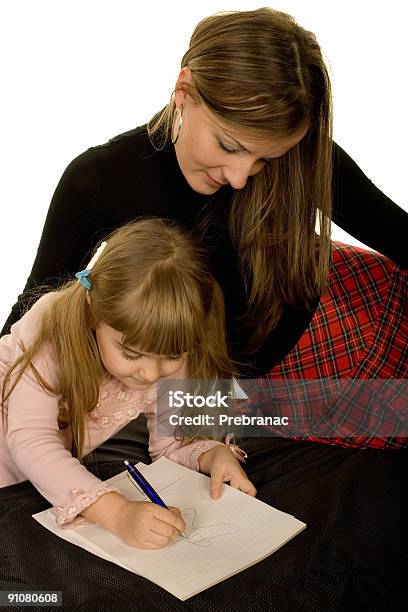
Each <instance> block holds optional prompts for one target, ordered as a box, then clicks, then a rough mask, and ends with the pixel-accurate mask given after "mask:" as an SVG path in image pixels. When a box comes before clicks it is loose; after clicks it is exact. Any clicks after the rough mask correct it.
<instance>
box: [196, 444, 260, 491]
mask: <svg viewBox="0 0 408 612" xmlns="http://www.w3.org/2000/svg"><path fill="white" fill-rule="evenodd" d="M198 465H199V467H200V472H204V473H205V474H209V475H210V476H211V480H210V494H211V497H212V498H213V499H217V498H218V497H221V495H222V483H223V482H229V483H230V485H231V487H234V488H235V489H239V490H240V491H243V492H244V493H247V494H248V495H251V496H252V497H255V495H256V489H255V487H254V485H253V484H252V482H251V481H250V480H249V479H248V476H247V475H246V474H245V472H244V470H243V469H242V467H241V466H240V464H239V461H238V459H237V458H236V457H234V455H233V454H232V452H231V450H230V449H229V448H228V447H227V446H225V445H221V444H218V445H217V446H214V448H212V449H211V450H209V451H206V452H204V453H202V454H201V455H200V456H199V457H198Z"/></svg>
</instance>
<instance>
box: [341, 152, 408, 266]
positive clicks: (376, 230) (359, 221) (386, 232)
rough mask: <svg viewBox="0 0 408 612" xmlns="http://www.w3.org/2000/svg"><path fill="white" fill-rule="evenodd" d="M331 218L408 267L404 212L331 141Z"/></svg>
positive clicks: (407, 228) (407, 217)
mask: <svg viewBox="0 0 408 612" xmlns="http://www.w3.org/2000/svg"><path fill="white" fill-rule="evenodd" d="M332 189H333V221H334V222H335V223H336V224H337V225H339V226H340V227H341V228H342V229H344V230H345V231H346V232H348V233H349V234H351V235H352V236H354V237H355V238H357V239H358V240H360V241H361V242H363V243H364V244H366V245H367V246H368V247H370V248H372V249H374V250H376V251H378V252H380V253H382V254H383V255H386V256H387V257H389V258H390V259H392V260H394V261H395V262H396V263H397V264H398V265H400V266H402V267H405V268H408V249H407V247H406V238H407V236H408V213H407V212H405V211H404V210H403V209H402V208H401V207H399V206H398V205H397V204H395V203H394V202H393V201H392V200H390V198H388V197H387V196H386V195H384V194H383V193H382V191H380V190H379V189H378V187H376V186H375V185H374V183H373V182H372V181H370V179H369V178H368V177H367V176H366V175H365V174H364V172H363V171H362V170H361V169H360V168H359V167H358V166H357V164H356V163H355V162H354V161H353V160H352V159H351V157H350V156H349V155H348V154H347V153H346V152H345V151H344V150H343V149H342V148H341V147H340V146H339V145H338V144H337V143H335V142H334V143H333V182H332Z"/></svg>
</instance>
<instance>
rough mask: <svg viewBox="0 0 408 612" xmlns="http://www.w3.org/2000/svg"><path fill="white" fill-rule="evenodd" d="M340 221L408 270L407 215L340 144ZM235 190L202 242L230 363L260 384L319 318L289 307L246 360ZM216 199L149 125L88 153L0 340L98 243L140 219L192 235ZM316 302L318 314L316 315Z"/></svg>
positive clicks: (56, 206) (55, 202)
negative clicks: (30, 293)
mask: <svg viewBox="0 0 408 612" xmlns="http://www.w3.org/2000/svg"><path fill="white" fill-rule="evenodd" d="M333 158H334V172H333V220H334V222H335V223H337V224H338V225H339V226H340V227H342V228H343V229H344V230H346V231H347V232H348V233H350V234H352V235H353V236H355V237H356V238H357V239H358V240H361V241H362V242H364V243H365V244H367V245H368V246H369V247H371V248H373V249H375V250H377V251H380V252H381V253H383V254H384V255H386V256H388V257H390V258H391V259H393V260H394V261H395V262H397V263H398V264H400V265H402V266H404V267H407V264H408V252H407V249H406V247H405V239H406V236H407V235H408V214H407V213H406V212H405V211H404V210H402V209H401V208H400V207H399V206H397V205H396V204H394V203H393V202H392V201H391V200H390V199H389V198H387V197H386V196H385V195H384V194H383V193H382V192H381V191H380V190H379V189H377V187H376V186H375V185H374V184H373V183H372V182H371V181H370V180H369V179H368V178H367V177H366V176H365V175H364V174H363V172H362V171H361V170H360V168H359V167H358V166H357V165H356V164H355V162H354V161H353V160H352V159H351V158H350V157H349V156H348V155H347V153H345V152H344V151H343V150H342V149H341V147H339V146H338V145H337V144H335V143H334V144H333ZM231 194H232V189H231V187H229V186H228V187H223V188H222V189H221V190H220V191H219V193H218V194H216V196H217V200H216V201H217V202H218V204H217V206H218V208H219V213H217V215H216V216H215V220H214V223H213V225H212V229H210V232H209V234H208V237H207V238H206V239H205V242H206V246H207V248H208V251H209V254H210V258H211V264H212V268H213V272H214V275H215V277H216V279H217V280H218V282H219V283H220V285H221V287H222V289H223V293H224V298H225V307H226V317H227V332H228V340H229V345H230V348H231V352H232V355H233V356H234V357H238V358H239V359H240V360H241V361H244V362H245V361H248V362H250V363H251V364H252V367H251V370H248V369H246V368H245V367H243V368H242V370H241V376H255V375H257V376H259V375H262V374H264V373H266V372H267V371H268V370H270V369H271V368H272V367H273V366H274V365H275V364H277V363H279V361H281V360H282V359H283V358H284V357H285V355H287V353H288V352H289V351H290V350H291V349H292V348H293V347H294V345H295V344H296V342H297V341H298V339H299V338H300V336H301V335H302V334H303V332H304V331H305V329H306V328H307V326H308V324H309V322H310V320H311V318H312V316H313V311H308V310H306V309H304V310H303V309H302V310H299V309H294V308H293V307H291V306H287V307H286V308H285V310H284V313H283V317H282V319H281V321H280V323H279V325H278V327H277V328H276V329H275V330H274V331H273V333H272V334H271V335H270V336H269V337H268V338H266V339H265V343H264V345H263V346H262V348H261V349H260V350H259V351H258V352H257V353H256V354H254V355H251V357H250V358H249V357H248V358H247V357H245V356H243V355H242V354H240V353H239V347H240V346H242V345H243V341H244V339H243V337H242V335H241V334H242V332H241V330H240V327H239V325H238V324H237V323H236V319H237V317H238V316H239V315H240V314H242V313H243V311H244V306H245V301H246V298H245V292H244V287H243V284H242V280H241V278H240V275H239V273H238V267H237V256H236V253H235V252H234V248H233V246H232V243H231V240H230V238H229V235H228V229H227V225H226V220H227V215H226V206H222V205H221V206H219V203H220V202H221V203H222V202H224V204H225V203H228V200H229V197H230V196H231ZM211 199H214V197H213V196H206V195H202V194H199V193H197V192H195V191H193V190H192V189H191V187H190V186H189V185H188V183H187V181H186V180H185V178H184V176H183V174H182V172H181V170H180V167H179V165H178V162H177V158H176V154H175V150H174V146H173V145H171V144H170V145H168V146H167V147H166V148H165V149H164V150H163V151H159V152H157V151H155V150H154V148H153V146H152V145H151V143H150V141H149V138H148V135H147V132H146V126H141V127H138V128H136V129H134V130H131V131H129V132H125V133H124V134H120V135H119V136H116V137H115V138H113V139H111V140H110V141H109V142H108V143H106V144H103V145H100V146H96V147H91V148H90V149H88V150H87V151H85V152H84V153H82V154H81V155H79V156H78V157H77V158H76V159H74V160H73V161H72V162H71V163H70V164H69V166H68V167H67V169H66V170H65V172H64V174H63V176H62V178H61V180H60V182H59V184H58V186H57V189H56V191H55V193H54V196H53V198H52V202H51V205H50V208H49V211H48V215H47V218H46V221H45V225H44V229H43V233H42V237H41V241H40V245H39V248H38V253H37V257H36V259H35V261H34V265H33V268H32V270H31V273H30V276H29V278H28V281H27V284H26V287H25V289H24V293H23V294H22V295H20V296H19V300H18V302H17V303H16V304H15V305H14V306H13V309H12V312H11V314H10V316H9V317H8V319H7V321H6V323H5V325H4V328H3V330H2V334H4V333H7V332H8V330H9V327H10V326H11V325H12V323H14V322H15V321H17V320H18V319H19V318H20V317H21V315H22V313H23V311H24V309H25V307H26V303H27V298H26V297H25V295H24V294H25V292H26V291H27V290H29V289H32V288H33V287H35V286H36V285H42V284H48V285H52V286H56V285H57V284H58V283H59V282H61V280H62V279H67V277H73V275H74V274H75V272H77V271H78V270H81V269H82V268H83V267H84V266H85V265H86V263H87V262H88V260H89V257H90V253H91V250H92V249H93V247H94V246H95V245H96V243H97V242H98V241H99V240H100V239H102V238H103V237H104V236H106V235H107V234H108V233H109V232H110V231H111V230H112V229H114V228H116V227H118V226H120V225H123V224H124V223H127V222H129V221H132V220H135V219H137V218H139V217H141V216H146V215H147V216H151V215H154V216H158V217H165V218H169V219H174V220H176V221H177V222H178V223H179V224H180V225H181V226H183V227H185V228H188V229H194V228H195V226H196V224H197V222H198V219H199V217H200V213H201V212H202V211H203V207H204V206H205V205H206V204H207V205H211V204H212V202H211ZM317 304H318V299H317V298H316V301H315V304H314V309H315V308H316V307H317Z"/></svg>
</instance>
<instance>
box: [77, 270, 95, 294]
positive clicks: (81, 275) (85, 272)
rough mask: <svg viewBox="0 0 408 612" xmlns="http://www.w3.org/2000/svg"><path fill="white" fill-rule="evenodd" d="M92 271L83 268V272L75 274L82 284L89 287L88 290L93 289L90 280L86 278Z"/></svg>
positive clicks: (86, 287)
mask: <svg viewBox="0 0 408 612" xmlns="http://www.w3.org/2000/svg"><path fill="white" fill-rule="evenodd" d="M90 273H91V270H81V272H77V273H76V274H75V278H77V279H78V280H79V282H80V283H81V285H83V286H84V287H85V289H88V291H89V290H90V289H92V285H91V283H90V281H89V280H88V279H87V278H86V277H87V276H89V275H90Z"/></svg>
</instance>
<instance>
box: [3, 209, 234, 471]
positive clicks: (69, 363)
mask: <svg viewBox="0 0 408 612" xmlns="http://www.w3.org/2000/svg"><path fill="white" fill-rule="evenodd" d="M88 278H89V280H90V282H91V285H92V288H91V290H90V296H91V300H90V304H88V302H87V299H86V295H87V291H86V289H85V288H84V287H83V286H82V285H81V284H79V283H78V282H77V281H70V282H68V283H66V284H65V285H63V286H62V287H61V289H59V291H58V292H57V293H56V296H55V300H53V301H52V302H51V303H50V305H49V306H48V307H47V309H46V310H45V311H44V312H43V314H42V317H41V320H40V325H39V329H38V333H37V334H36V336H35V338H34V339H33V341H32V343H31V345H30V346H29V347H24V346H22V347H21V348H22V350H23V352H22V354H21V355H20V356H19V358H18V359H17V360H16V361H15V362H14V363H13V364H11V366H10V368H9V370H8V372H7V373H6V375H5V378H4V382H3V387H2V406H3V427H4V429H5V428H6V423H5V415H6V409H5V406H6V401H7V399H8V397H9V396H10V394H11V393H12V391H13V389H14V387H15V385H16V384H17V382H18V381H19V379H20V378H21V376H22V374H23V373H24V371H25V370H26V369H27V368H29V367H30V368H31V370H32V371H33V373H34V375H35V376H36V378H37V380H38V382H39V384H40V385H41V386H42V387H43V389H44V390H45V391H46V392H48V393H50V394H56V395H59V396H60V397H61V400H60V407H61V410H60V415H59V424H60V427H61V428H63V427H64V426H65V427H67V426H71V432H72V448H71V452H72V454H73V456H75V457H77V458H78V459H79V460H80V461H81V460H82V452H83V445H84V421H85V418H84V417H85V415H86V414H87V413H89V412H91V411H92V410H93V408H94V407H95V406H96V404H97V401H98V395H99V386H100V383H101V380H102V377H103V375H104V373H105V370H104V367H103V364H102V361H101V358H100V355H99V350H98V343H97V340H96V336H95V332H94V328H95V325H96V323H97V322H103V323H105V324H107V325H109V326H110V327H113V328H114V329H115V330H118V331H120V332H122V334H123V340H122V343H123V345H124V346H129V347H132V346H136V345H137V348H138V349H139V350H140V351H142V352H148V353H154V354H157V355H168V356H170V355H172V356H173V355H181V354H182V353H184V352H188V355H187V365H188V371H189V377H190V378H192V379H210V380H213V379H231V377H232V375H233V373H234V366H233V364H232V362H231V360H230V358H229V357H228V353H227V347H226V341H225V331H224V301H223V296H222V292H221V289H220V287H219V285H218V283H217V282H216V281H215V279H214V278H213V276H212V273H211V270H210V267H209V264H208V261H207V256H206V253H205V251H203V249H202V248H201V247H200V246H199V245H198V244H197V243H196V242H195V241H193V239H192V238H191V236H190V235H189V234H188V233H187V232H185V231H182V230H181V229H180V228H178V227H177V226H176V225H175V224H174V223H173V222H170V221H165V220H161V219H144V220H140V221H137V222H135V223H130V224H128V225H126V226H123V227H121V228H119V229H117V230H115V231H114V232H113V233H112V234H111V235H110V236H109V238H108V239H107V245H106V247H105V249H104V250H103V252H102V253H101V255H100V256H99V258H98V260H97V261H96V263H95V264H94V267H93V268H92V271H91V273H90V275H89V276H88ZM44 347H47V349H49V350H50V355H51V356H52V359H53V360H55V362H56V364H57V368H58V383H57V384H56V386H54V387H52V386H51V385H50V384H49V383H48V382H47V381H46V380H44V378H43V377H42V376H41V375H40V373H39V372H38V371H37V370H36V368H35V366H34V364H33V363H32V361H33V358H34V357H35V355H36V354H37V353H38V352H39V351H40V349H42V348H44ZM16 368H19V369H18V375H17V376H13V378H14V380H13V384H12V385H11V387H10V389H9V390H8V391H7V392H6V387H7V386H8V385H9V383H10V382H11V377H12V375H13V373H15V371H16ZM27 409H29V408H27ZM184 442H185V441H184Z"/></svg>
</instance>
